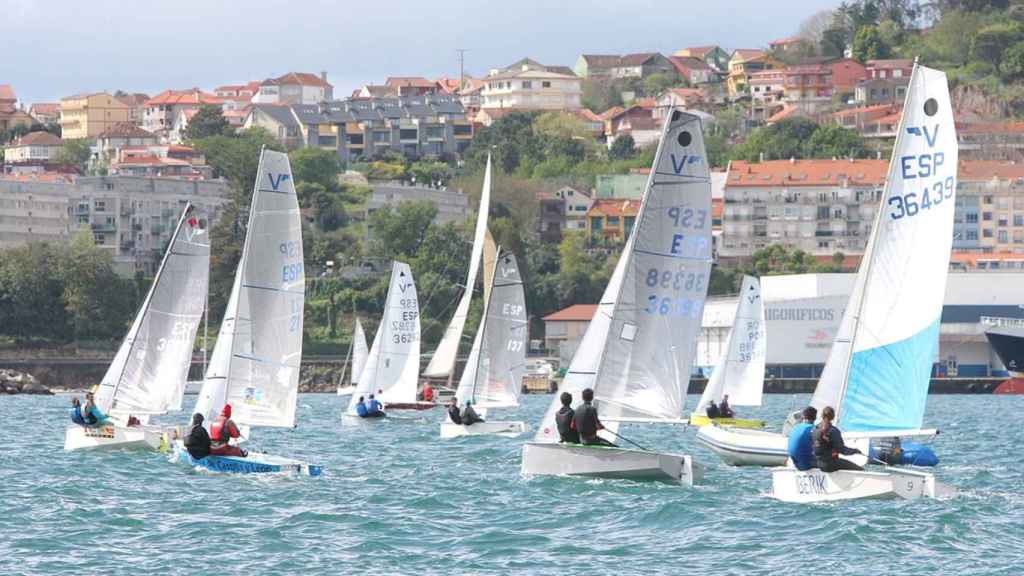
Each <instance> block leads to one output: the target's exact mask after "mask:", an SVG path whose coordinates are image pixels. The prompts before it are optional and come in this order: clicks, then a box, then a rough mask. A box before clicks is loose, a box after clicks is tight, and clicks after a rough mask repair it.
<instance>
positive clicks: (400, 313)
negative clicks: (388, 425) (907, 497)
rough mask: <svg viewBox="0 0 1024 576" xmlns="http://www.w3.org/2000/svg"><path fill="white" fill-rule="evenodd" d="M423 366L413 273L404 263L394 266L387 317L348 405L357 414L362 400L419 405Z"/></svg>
mask: <svg viewBox="0 0 1024 576" xmlns="http://www.w3.org/2000/svg"><path fill="white" fill-rule="evenodd" d="M419 363H420V314H419V302H418V300H417V297H416V284H415V283H414V282H413V278H412V270H411V269H410V268H409V265H408V264H406V263H405V262H398V261H396V262H394V263H393V264H392V266H391V281H390V283H389V286H388V295H387V298H386V300H385V302H384V316H383V318H382V319H381V323H380V326H379V327H378V328H377V334H376V335H374V338H373V345H372V346H370V354H369V357H368V358H367V360H366V365H365V367H364V368H363V370H362V373H361V374H360V376H359V383H358V384H357V385H356V390H355V392H354V393H353V394H352V398H351V400H350V401H349V406H348V412H349V413H350V414H355V407H356V404H357V403H358V402H359V398H360V397H361V396H367V397H368V396H369V395H370V394H375V395H376V396H377V399H378V400H380V401H381V402H384V403H388V402H392V403H396V402H401V403H407V402H415V401H416V386H417V375H418V373H419Z"/></svg>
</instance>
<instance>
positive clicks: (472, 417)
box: [462, 400, 484, 426]
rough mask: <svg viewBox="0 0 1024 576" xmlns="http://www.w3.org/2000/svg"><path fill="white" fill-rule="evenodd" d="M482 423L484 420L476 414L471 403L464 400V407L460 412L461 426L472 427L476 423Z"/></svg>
mask: <svg viewBox="0 0 1024 576" xmlns="http://www.w3.org/2000/svg"><path fill="white" fill-rule="evenodd" d="M483 421H484V419H483V418H481V417H480V415H479V414H477V413H476V410H474V409H473V402H472V401H470V400H466V407H465V408H464V409H463V410H462V424H463V425H464V426H472V425H473V424H476V423H477V422H483Z"/></svg>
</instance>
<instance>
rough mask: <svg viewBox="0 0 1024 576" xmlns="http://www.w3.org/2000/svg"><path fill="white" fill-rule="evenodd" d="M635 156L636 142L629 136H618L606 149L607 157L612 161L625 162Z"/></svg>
mask: <svg viewBox="0 0 1024 576" xmlns="http://www.w3.org/2000/svg"><path fill="white" fill-rule="evenodd" d="M634 156H636V142H634V140H633V137H632V136H630V135H629V134H624V135H622V136H619V137H618V138H616V139H615V141H614V142H612V147H611V148H609V149H608V157H609V158H611V159H612V160H626V159H629V158H632V157H634Z"/></svg>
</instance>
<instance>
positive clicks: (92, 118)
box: [60, 92, 131, 140]
mask: <svg viewBox="0 0 1024 576" xmlns="http://www.w3.org/2000/svg"><path fill="white" fill-rule="evenodd" d="M130 117H131V112H130V110H129V108H128V105H126V104H125V103H124V102H121V101H120V100H118V99H117V98H115V97H113V96H112V95H110V94H108V93H106V92H94V93H91V94H76V95H74V96H68V97H67V98H62V99H61V101H60V129H61V137H62V138H64V139H65V140H76V139H80V138H95V137H97V136H99V135H100V134H102V133H103V132H104V131H105V130H107V129H108V128H110V127H112V126H114V125H115V124H120V123H121V122H128V121H129V120H130Z"/></svg>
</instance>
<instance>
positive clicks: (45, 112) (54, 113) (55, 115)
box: [28, 102, 60, 124]
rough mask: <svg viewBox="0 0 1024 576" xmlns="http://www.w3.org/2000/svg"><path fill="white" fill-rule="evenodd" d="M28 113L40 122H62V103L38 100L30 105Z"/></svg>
mask: <svg viewBox="0 0 1024 576" xmlns="http://www.w3.org/2000/svg"><path fill="white" fill-rule="evenodd" d="M28 113H29V115H30V116H32V117H33V118H35V119H36V122H38V123H40V124H57V123H59V122H60V104H58V103H56V102H37V103H36V104H33V105H31V106H29V108H28Z"/></svg>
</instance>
